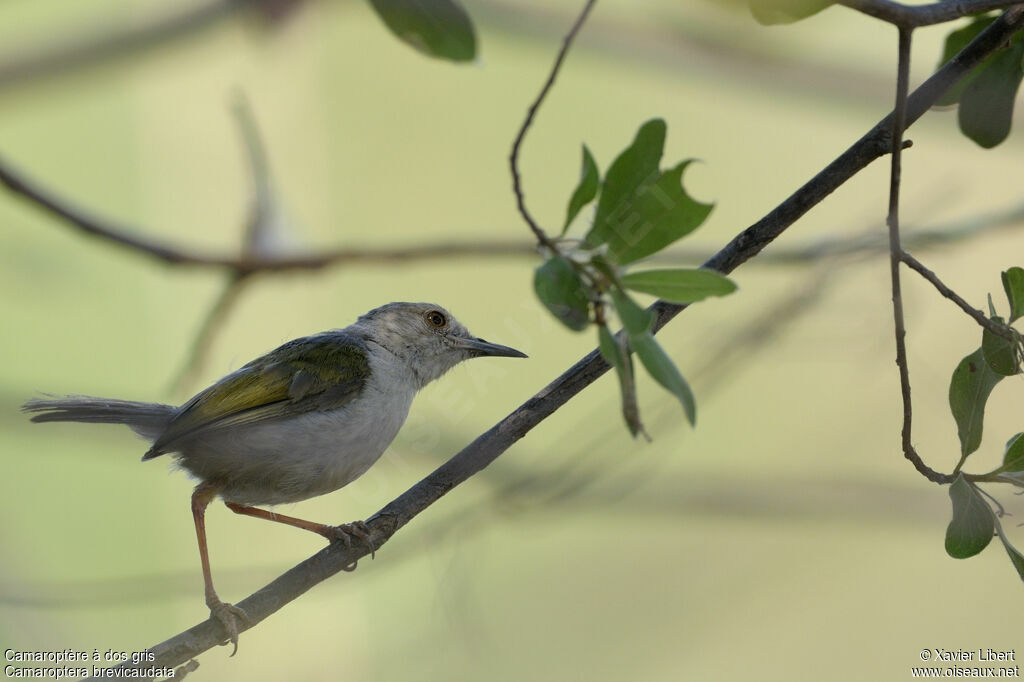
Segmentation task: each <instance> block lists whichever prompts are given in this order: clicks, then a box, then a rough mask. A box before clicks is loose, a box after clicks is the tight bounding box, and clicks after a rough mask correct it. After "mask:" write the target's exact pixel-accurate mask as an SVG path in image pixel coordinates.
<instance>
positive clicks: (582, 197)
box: [562, 145, 601, 234]
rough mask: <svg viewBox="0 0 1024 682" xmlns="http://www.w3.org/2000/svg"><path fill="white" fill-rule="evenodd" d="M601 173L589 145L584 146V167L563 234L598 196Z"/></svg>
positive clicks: (570, 202) (567, 214)
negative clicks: (588, 147) (582, 210)
mask: <svg viewBox="0 0 1024 682" xmlns="http://www.w3.org/2000/svg"><path fill="white" fill-rule="evenodd" d="M600 181H601V178H600V172H599V171H598V170H597V163H596V162H595V161H594V157H593V156H591V154H590V150H589V149H587V145H583V167H582V168H581V169H580V183H579V184H578V185H576V190H575V191H574V192H573V193H572V197H571V198H570V199H569V209H568V211H567V213H566V216H565V225H564V226H563V227H562V234H565V231H566V230H568V229H569V223H571V222H572V221H573V218H575V217H576V215H577V214H578V213H579V212H580V209H582V208H583V207H584V206H586V205H587V204H589V203H590V202H591V201H593V200H594V197H596V196H597V187H598V185H599V184H600Z"/></svg>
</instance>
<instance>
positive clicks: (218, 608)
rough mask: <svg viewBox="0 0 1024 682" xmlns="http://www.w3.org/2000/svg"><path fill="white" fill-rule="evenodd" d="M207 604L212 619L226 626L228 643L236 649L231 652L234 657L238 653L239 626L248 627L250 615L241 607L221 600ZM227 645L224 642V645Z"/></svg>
mask: <svg viewBox="0 0 1024 682" xmlns="http://www.w3.org/2000/svg"><path fill="white" fill-rule="evenodd" d="M206 604H207V606H209V607H210V617H211V618H216V619H217V620H219V621H220V623H221V625H223V626H224V630H225V631H226V632H227V633H228V639H227V641H228V642H231V644H232V646H233V647H234V648H233V649H232V650H231V655H232V656H234V655H235V654H236V653H238V626H239V624H244V625H248V624H249V615H248V614H247V613H246V612H245V611H244V610H243V609H241V608H240V607H238V606H235V605H234V604H228V603H226V602H222V601H221V600H219V599H214V600H212V601H209V600H208V601H207V602H206ZM226 643H227V642H224V644H226Z"/></svg>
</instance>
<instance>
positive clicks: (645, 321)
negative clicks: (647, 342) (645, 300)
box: [611, 287, 654, 336]
mask: <svg viewBox="0 0 1024 682" xmlns="http://www.w3.org/2000/svg"><path fill="white" fill-rule="evenodd" d="M611 291H612V302H613V303H614V304H615V312H617V313H618V314H619V319H621V320H622V326H623V327H625V328H626V333H627V334H629V335H630V336H634V335H636V334H646V333H647V332H649V331H650V330H651V325H652V324H654V313H652V312H651V311H649V310H644V309H643V308H641V307H640V306H638V305H637V304H636V302H635V301H634V300H633V299H631V298H630V297H629V296H628V295H627V294H626V293H625V292H624V291H622V290H620V289H618V288H616V287H613V288H612V290H611Z"/></svg>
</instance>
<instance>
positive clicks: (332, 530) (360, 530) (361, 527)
mask: <svg viewBox="0 0 1024 682" xmlns="http://www.w3.org/2000/svg"><path fill="white" fill-rule="evenodd" d="M323 535H324V537H326V538H327V539H328V540H331V541H333V540H341V543H342V544H343V545H345V549H348V548H350V547H351V546H352V538H353V537H355V538H359V539H360V540H362V541H363V542H365V543H366V544H367V545H369V546H370V558H371V559H373V558H374V556H375V555H376V553H377V547H376V545H374V544H373V538H372V537H371V536H370V527H369V526H367V525H366V524H365V523H364V522H362V521H353V522H352V523H343V524H341V525H339V526H324V532H323ZM344 570H346V571H354V570H356V562H355V561H353V562H352V563H351V564H349V565H348V566H346V567H345V569H344Z"/></svg>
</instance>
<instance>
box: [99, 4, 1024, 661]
mask: <svg viewBox="0 0 1024 682" xmlns="http://www.w3.org/2000/svg"><path fill="white" fill-rule="evenodd" d="M1022 25H1024V17H1022V16H1021V14H1020V13H1009V12H1007V13H1004V14H1003V15H1002V16H1001V17H1000V18H999V19H998V20H996V21H995V22H994V23H993V24H992V25H991V26H989V27H988V28H986V29H985V30H984V31H982V33H981V34H979V35H978V37H977V38H976V39H975V40H974V41H972V42H971V43H970V44H969V45H968V46H967V47H966V48H964V50H963V51H962V52H961V53H960V55H958V57H957V58H955V59H953V60H952V61H950V62H949V63H948V64H946V65H945V66H944V67H942V69H940V70H939V71H938V72H936V73H935V74H934V75H933V76H932V77H931V78H929V79H928V80H927V81H926V82H925V83H924V84H922V85H921V86H920V87H919V88H918V89H917V90H916V91H915V92H914V93H913V95H911V96H910V97H909V98H906V102H905V104H906V106H905V110H906V116H905V119H906V122H907V125H909V124H910V123H912V122H913V121H915V120H917V119H918V118H920V116H921V115H922V114H923V113H924V112H925V111H927V109H928V107H929V106H931V105H932V104H933V103H934V102H935V100H936V99H937V98H938V97H939V96H941V95H942V94H943V93H944V92H945V91H946V89H947V88H949V87H950V86H952V85H953V84H954V83H955V82H956V81H957V80H959V79H960V78H961V77H962V76H963V75H964V74H965V73H966V72H967V71H968V70H970V68H971V67H973V66H974V65H976V64H977V63H979V62H980V61H981V60H982V59H984V58H985V57H986V56H987V55H988V54H991V53H992V52H993V51H994V50H996V49H997V48H998V47H999V46H1001V45H1002V44H1003V42H1004V41H1005V40H1006V39H1007V38H1008V37H1009V36H1011V35H1013V33H1015V32H1016V31H1017V30H1018V29H1019V28H1021V26H1022ZM900 118H903V117H902V116H900ZM893 121H894V117H893V116H892V115H890V116H887V117H886V118H884V119H883V120H882V121H880V122H879V123H878V124H877V125H875V127H874V128H872V129H871V131H869V132H868V133H867V134H866V135H865V136H864V137H862V138H861V139H860V140H858V141H857V142H856V143H854V144H853V146H851V147H850V148H849V149H847V150H846V151H845V152H844V153H843V154H841V155H840V156H839V157H838V158H837V159H836V160H835V161H833V162H832V163H831V164H829V165H828V166H827V167H826V168H825V169H824V170H823V171H822V172H821V173H819V174H818V175H816V176H815V177H814V178H813V179H812V180H811V181H809V182H808V183H807V184H805V185H804V186H803V187H802V188H800V190H798V191H797V192H796V193H795V194H793V195H792V196H790V197H789V198H788V199H786V200H785V201H784V202H783V203H782V204H780V205H779V206H778V207H776V208H775V209H774V210H773V211H772V212H771V213H769V214H768V215H767V216H765V217H764V218H763V219H762V220H760V221H758V222H757V223H755V224H754V225H752V226H750V227H749V228H747V229H746V230H744V231H743V232H742V233H740V234H739V235H737V236H736V237H735V238H734V239H733V240H732V241H730V242H729V244H727V245H726V246H725V247H724V248H723V249H722V250H721V251H719V252H718V253H717V254H715V256H713V257H712V258H711V259H709V260H708V262H707V263H705V267H709V268H712V269H715V270H718V271H719V272H722V273H724V274H728V273H729V272H731V271H733V270H734V269H736V268H737V267H739V266H740V265H742V264H743V263H745V262H746V261H747V260H749V259H750V258H753V257H754V256H756V255H757V254H758V253H759V252H760V251H761V249H763V248H764V247H765V246H766V245H767V244H769V243H770V242H771V241H772V240H774V239H775V238H776V237H778V236H779V235H780V234H781V233H782V232H783V231H784V230H785V229H786V228H787V227H789V225H791V224H792V223H793V222H794V221H796V220H797V219H798V218H799V217H800V216H802V215H803V214H804V213H806V212H807V211H808V210H809V209H810V208H811V207H812V206H814V205H815V204H817V203H818V202H820V201H821V200H822V199H823V198H824V197H826V196H828V194H830V193H831V192H832V191H833V190H834V189H835V188H836V187H838V186H839V185H841V184H843V183H844V182H846V181H847V180H849V179H850V178H851V177H853V176H854V175H855V174H856V173H857V172H859V171H860V170H861V169H863V168H864V167H865V166H866V165H868V163H870V162H871V161H872V160H873V159H875V158H878V157H879V156H881V155H883V154H885V153H886V151H887V150H888V149H889V146H890V145H893V146H894V149H895V150H896V151H898V150H899V148H900V146H901V145H900V143H899V138H900V137H901V135H899V134H898V135H897V136H896V141H895V142H892V140H893V136H892V133H891V131H892V126H893ZM902 127H903V126H897V131H898V132H899V131H900V130H901V129H902ZM887 141H888V143H889V144H888V145H887ZM685 308H686V306H684V305H677V304H671V303H666V302H664V301H658V302H656V303H655V304H654V305H652V306H651V309H652V310H653V311H654V312H655V313H656V320H655V326H654V330H655V331H657V330H659V329H661V328H662V327H664V325H665V324H667V323H668V322H669V321H670V320H672V319H673V318H674V317H675V316H676V315H678V314H679V313H680V312H682V311H683V310H684V309H685ZM608 369H609V368H608V365H607V364H606V363H605V362H604V360H603V359H602V358H601V355H600V353H598V351H597V350H593V351H591V352H590V353H589V354H588V355H587V356H585V357H584V358H583V359H581V360H580V361H579V362H577V363H576V364H575V365H573V366H572V367H570V368H569V369H568V370H566V371H565V372H564V373H563V374H562V375H561V376H559V377H558V378H557V379H555V380H554V381H553V382H551V383H550V384H548V385H547V386H546V387H544V388H543V389H541V390H540V391H539V392H538V393H537V394H536V395H534V396H533V397H532V398H530V399H529V400H527V401H526V402H525V403H523V404H522V405H521V406H519V407H518V408H517V409H516V410H515V411H513V412H512V413H511V414H509V415H508V416H507V417H505V418H504V419H503V420H501V421H500V422H499V423H497V424H496V425H494V426H493V427H491V428H490V429H489V430H488V431H486V432H485V433H483V434H481V435H480V436H479V437H477V439H476V440H474V441H473V442H472V443H470V444H469V445H467V446H466V447H465V448H463V450H462V451H461V452H459V453H458V454H456V455H455V456H454V457H452V458H451V459H449V460H448V461H447V462H445V463H444V464H442V465H441V466H440V467H438V468H437V469H436V470H434V472H432V473H431V474H430V475H428V476H427V477H426V478H424V479H423V480H421V481H420V482H419V483H417V484H416V485H414V486H413V487H411V488H410V489H409V490H407V491H406V492H405V493H403V494H402V495H400V496H399V497H398V498H396V499H395V500H394V501H392V502H391V503H389V504H388V505H387V506H385V507H384V508H383V509H381V510H380V511H379V512H377V514H375V515H374V516H373V517H372V518H370V519H369V520H367V526H368V527H369V529H370V539H371V542H373V544H374V546H375V547H376V549H377V550H378V551H379V550H380V549H381V548H382V547H383V545H384V544H385V543H386V542H387V541H388V540H389V539H390V538H391V537H392V536H393V535H394V534H395V533H396V532H397V531H398V530H399V529H400V528H402V527H403V526H405V525H406V524H407V523H409V522H410V521H411V520H412V519H413V518H415V517H416V516H417V515H418V514H419V513H420V512H422V511H423V510H425V509H426V508H427V507H429V506H430V505H432V504H434V503H435V502H437V501H438V500H439V499H440V498H441V497H443V496H444V495H445V494H446V493H448V492H449V491H450V490H452V488H454V487H455V486H457V485H459V484H460V483H462V482H463V481H465V480H467V479H468V478H469V477H471V476H472V475H474V474H475V473H477V472H478V471H480V470H482V469H483V468H485V467H486V466H488V465H489V464H490V463H491V462H493V461H494V460H495V459H497V458H498V457H499V456H500V455H501V454H502V453H503V452H505V451H506V450H507V449H508V448H509V447H511V446H512V445H513V444H514V443H515V442H516V441H518V440H519V439H521V438H523V437H524V436H525V435H526V434H527V433H529V431H530V430H531V429H533V428H534V427H535V426H537V425H538V424H539V423H540V422H542V421H543V420H544V419H546V418H547V417H548V416H550V415H551V414H553V413H554V412H555V411H556V410H558V409H559V408H560V407H562V405H564V404H565V403H567V402H568V401H569V400H570V399H572V398H573V397H574V396H576V395H577V394H578V393H580V392H581V391H582V390H583V389H584V388H586V387H587V386H589V385H590V384H592V383H593V382H594V381H596V380H597V379H598V378H599V377H600V376H602V375H603V374H604V373H605V372H607V371H608ZM369 553H370V547H369V546H368V545H367V544H365V543H364V542H362V541H358V542H353V544H352V546H351V547H350V548H346V547H344V546H343V545H342V544H341V543H340V542H335V543H332V544H331V545H329V546H328V547H326V548H325V549H323V550H321V551H320V552H318V553H316V554H315V555H313V556H312V557H310V558H309V559H306V560H305V561H303V562H302V563H300V564H298V565H297V566H295V567H294V568H292V569H291V570H289V571H288V572H286V573H284V574H283V575H281V576H280V577H279V578H277V579H276V580H274V581H273V582H271V583H270V584H269V585H267V586H265V587H264V588H262V589H260V590H259V591H257V592H256V593H254V594H252V595H251V596H249V597H247V598H246V599H244V600H242V601H241V602H239V603H238V604H237V605H238V606H240V607H241V608H243V609H244V610H245V612H246V613H247V614H248V615H249V619H250V623H249V625H248V627H252V626H254V625H256V624H257V623H259V622H260V621H262V620H263V619H264V618H267V617H268V616H270V615H271V614H273V613H274V612H276V611H277V610H278V609H280V608H281V607H283V606H284V605H286V604H287V603H288V602H290V601H292V600H294V599H296V598H297V597H299V596H300V595H302V594H303V593H305V592H306V591H307V590H309V589H310V588H311V587H313V586H314V585H316V584H317V583H319V582H322V581H323V580H326V579H327V578H329V577H331V576H333V575H335V574H336V573H338V572H339V571H341V570H342V569H344V568H345V567H346V566H349V565H350V564H351V563H352V562H353V561H355V560H357V559H360V558H362V557H364V556H366V555H367V554H369ZM223 639H224V632H223V627H222V626H221V625H220V624H219V623H217V622H215V621H213V620H206V621H204V622H202V623H199V624H198V625H195V626H193V627H192V628H189V629H188V630H186V631H185V632H182V633H181V634H179V635H176V636H174V637H172V638H171V639H168V640H167V641H165V642H162V643H160V644H157V645H156V646H154V647H152V648H151V649H150V650H149V651H150V652H151V653H153V654H154V657H155V661H152V662H148V663H146V664H145V665H147V666H148V665H154V664H155V665H157V666H168V667H170V666H175V665H180V664H181V663H183V662H185V661H187V660H189V659H191V658H194V657H195V656H197V655H199V654H200V653H202V652H203V651H206V650H208V649H210V648H211V647H213V646H215V645H216V644H217V643H219V642H221V641H223ZM117 667H118V668H120V669H122V670H124V669H128V668H137V667H140V666H139V665H135V666H133V665H132V664H130V663H125V664H122V665H120V666H117Z"/></svg>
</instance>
